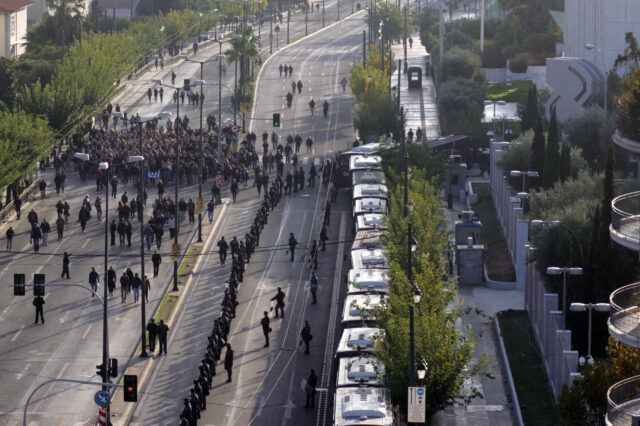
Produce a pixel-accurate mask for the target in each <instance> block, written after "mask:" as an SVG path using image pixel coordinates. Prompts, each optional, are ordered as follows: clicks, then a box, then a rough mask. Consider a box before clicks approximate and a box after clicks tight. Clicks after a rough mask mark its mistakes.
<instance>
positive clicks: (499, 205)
mask: <svg viewBox="0 0 640 426" xmlns="http://www.w3.org/2000/svg"><path fill="white" fill-rule="evenodd" d="M508 145H509V144H508V143H507V142H492V143H491V159H490V168H491V193H492V195H493V201H494V204H495V207H496V212H497V214H498V219H499V220H500V223H501V224H502V229H503V231H504V234H505V239H506V241H507V245H508V246H509V251H510V252H511V256H512V258H513V259H514V263H515V265H516V280H517V282H518V288H521V289H523V290H524V306H525V309H526V310H527V313H528V315H529V319H530V321H531V325H532V327H533V331H534V334H535V336H532V337H533V338H535V340H536V343H537V347H538V349H539V351H540V355H541V358H542V361H543V365H544V368H545V370H546V372H547V379H548V381H549V386H550V387H551V390H552V391H553V395H554V397H555V398H556V400H557V399H558V397H559V396H560V394H561V393H562V388H563V386H564V385H570V384H571V383H572V381H573V379H574V378H575V377H578V376H579V373H577V368H578V351H574V350H572V349H571V331H570V330H565V321H564V318H563V316H562V311H559V310H558V307H559V297H558V295H557V294H555V293H547V291H546V290H545V285H544V277H542V276H540V274H539V272H538V270H537V266H536V264H535V263H532V262H531V261H530V259H529V257H530V254H531V250H534V249H533V248H531V247H530V246H529V241H528V230H529V229H528V222H527V220H525V218H524V217H523V213H522V209H521V208H520V207H519V203H518V202H517V199H514V198H513V195H514V194H515V191H513V190H512V188H511V187H509V185H508V184H507V180H506V178H505V177H504V174H503V171H502V169H501V168H500V167H499V166H498V165H497V161H498V160H499V158H500V156H501V153H502V150H503V149H505V148H506V147H507V146H508Z"/></svg>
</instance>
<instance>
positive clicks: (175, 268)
mask: <svg viewBox="0 0 640 426" xmlns="http://www.w3.org/2000/svg"><path fill="white" fill-rule="evenodd" d="M151 81H152V82H153V83H155V84H157V85H160V86H165V87H169V88H171V89H174V90H177V91H178V92H180V87H179V86H171V85H169V84H165V83H163V82H162V80H160V79H157V78H154V79H152V80H151ZM160 115H163V114H162V113H161V114H160ZM179 118H180V97H178V98H177V99H176V120H177V119H179ZM174 124H175V123H174ZM181 126H182V122H180V126H177V125H176V167H175V175H174V177H175V180H176V181H175V200H174V204H175V211H176V215H175V221H176V229H175V234H174V240H173V244H174V247H175V250H176V251H179V249H178V247H179V245H178V234H179V232H180V220H179V218H178V186H179V185H180V127H181ZM173 251H174V249H172V252H173ZM171 291H179V289H178V253H176V255H175V258H174V259H173V287H172V288H171Z"/></svg>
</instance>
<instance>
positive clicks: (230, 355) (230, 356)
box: [224, 343, 233, 383]
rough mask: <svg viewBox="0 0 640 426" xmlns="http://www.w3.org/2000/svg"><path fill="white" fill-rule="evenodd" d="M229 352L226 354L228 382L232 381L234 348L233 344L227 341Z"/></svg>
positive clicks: (225, 366) (225, 362)
mask: <svg viewBox="0 0 640 426" xmlns="http://www.w3.org/2000/svg"><path fill="white" fill-rule="evenodd" d="M225 346H226V347H227V352H226V353H225V354H224V369H225V370H227V383H229V382H231V370H232V368H233V350H232V349H231V344H230V343H227V344H226V345H225Z"/></svg>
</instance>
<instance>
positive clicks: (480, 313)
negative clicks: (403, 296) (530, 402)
mask: <svg viewBox="0 0 640 426" xmlns="http://www.w3.org/2000/svg"><path fill="white" fill-rule="evenodd" d="M463 210H466V206H465V205H464V204H463V203H461V202H459V201H454V203H453V209H445V211H446V218H447V222H448V223H447V224H448V227H449V230H450V231H451V232H453V231H454V223H455V221H456V220H458V214H459V213H461V212H462V211H463ZM456 274H457V267H456V265H455V261H454V273H453V275H454V276H455V275H456ZM458 302H459V304H460V305H459V308H460V309H461V311H462V312H463V314H462V315H461V316H460V318H459V319H458V320H457V322H456V328H457V329H458V331H459V332H461V333H465V328H466V327H469V328H470V331H471V332H472V333H473V335H474V336H475V339H476V342H477V346H476V353H475V356H474V358H473V362H477V361H478V360H479V359H480V357H481V356H483V354H486V356H487V373H489V374H490V375H491V376H492V377H493V378H489V377H486V376H480V375H478V376H473V377H472V378H471V379H470V380H467V381H466V382H465V383H464V385H463V394H464V395H470V394H471V392H472V390H474V389H475V390H477V391H479V392H480V393H482V394H483V397H481V398H479V397H477V398H474V399H473V400H471V402H470V403H469V404H468V405H466V406H465V405H464V403H463V402H462V401H460V402H456V403H454V404H453V405H451V406H449V407H447V408H445V409H444V410H442V411H440V412H439V413H438V414H436V423H437V424H438V425H444V426H454V425H455V426H465V425H469V426H496V425H499V426H503V425H504V426H507V425H513V424H515V422H516V421H515V414H514V409H513V404H512V401H511V397H510V395H509V390H508V386H507V383H506V377H505V376H504V373H503V366H502V362H501V360H500V355H499V343H498V340H497V336H496V332H495V329H494V326H493V317H494V316H495V314H496V312H499V311H502V310H506V309H524V294H523V292H521V291H517V290H507V291H505V290H493V289H489V288H486V287H483V286H476V287H458Z"/></svg>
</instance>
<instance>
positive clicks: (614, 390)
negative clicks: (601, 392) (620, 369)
mask: <svg viewBox="0 0 640 426" xmlns="http://www.w3.org/2000/svg"><path fill="white" fill-rule="evenodd" d="M607 403H608V408H607V419H606V420H607V424H608V425H616V426H618V425H620V426H622V425H625V426H630V425H631V424H632V421H633V417H634V416H640V376H634V377H629V378H628V379H625V380H622V381H620V382H618V383H616V384H614V385H613V386H611V387H610V388H609V390H608V391H607Z"/></svg>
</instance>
